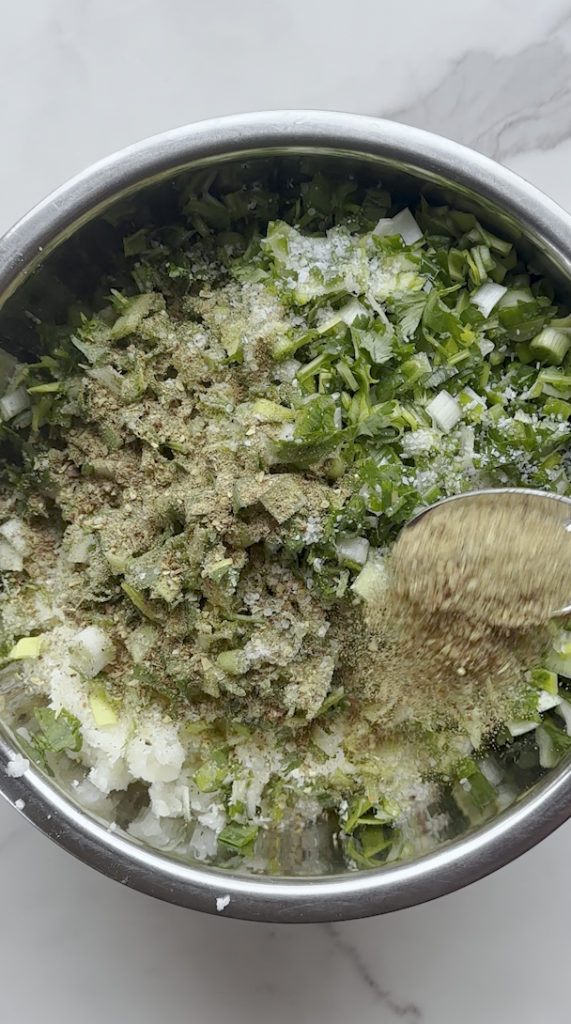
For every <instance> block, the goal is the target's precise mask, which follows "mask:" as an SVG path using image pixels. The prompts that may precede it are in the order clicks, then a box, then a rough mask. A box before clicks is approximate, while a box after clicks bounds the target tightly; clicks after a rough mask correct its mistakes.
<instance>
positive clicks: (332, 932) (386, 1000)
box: [321, 924, 421, 1024]
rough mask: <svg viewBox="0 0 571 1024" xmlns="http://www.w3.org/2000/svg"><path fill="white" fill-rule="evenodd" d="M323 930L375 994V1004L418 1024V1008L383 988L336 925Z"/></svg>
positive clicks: (419, 1014) (358, 952)
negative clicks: (403, 1001)
mask: <svg viewBox="0 0 571 1024" xmlns="http://www.w3.org/2000/svg"><path fill="white" fill-rule="evenodd" d="M321 929H322V931H323V932H325V933H326V934H327V935H328V936H329V937H330V938H331V940H332V941H333V945H334V946H335V949H336V950H337V952H338V953H340V954H341V955H342V956H343V957H344V958H345V960H347V961H349V963H351V964H352V966H353V968H354V970H355V973H356V975H357V977H358V978H360V980H361V981H362V982H363V983H364V984H365V985H367V986H368V988H369V989H370V990H371V992H372V993H373V996H374V998H375V1002H377V1003H379V1005H382V1006H383V1007H385V1008H386V1009H387V1010H389V1011H390V1013H391V1014H392V1016H393V1017H394V1019H395V1020H399V1021H403V1022H404V1024H418V1021H420V1019H421V1012H420V1010H419V1008H418V1006H415V1005H414V1004H413V1003H400V1002H397V1001H396V1000H395V999H394V998H393V996H392V995H391V992H390V991H389V990H388V989H385V988H382V987H381V985H380V984H379V982H378V981H377V979H376V978H375V977H374V975H373V974H372V972H371V971H370V970H369V968H368V967H367V964H366V963H365V961H364V959H363V957H362V955H361V953H360V951H359V950H358V949H357V947H356V946H355V945H353V943H351V942H347V941H346V940H345V939H343V938H342V937H341V935H340V933H339V929H338V928H337V927H336V926H335V925H332V924H324V925H321Z"/></svg>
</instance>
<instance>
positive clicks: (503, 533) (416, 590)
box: [393, 491, 571, 636]
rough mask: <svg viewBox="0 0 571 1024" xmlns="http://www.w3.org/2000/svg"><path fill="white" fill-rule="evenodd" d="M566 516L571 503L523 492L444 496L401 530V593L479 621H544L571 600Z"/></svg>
mask: <svg viewBox="0 0 571 1024" xmlns="http://www.w3.org/2000/svg"><path fill="white" fill-rule="evenodd" d="M568 520H571V504H567V503H566V502H565V503H561V502H560V501H558V500H549V499H544V498H543V497H538V496H537V495H534V494H526V493H525V492H524V491H522V492H520V493H518V492H517V491H516V492H510V491H499V492H497V493H496V494H494V493H492V494H490V493H489V492H483V493H482V494H476V495H473V496H470V497H468V498H465V499H464V500H462V501H460V502H456V501H452V502H445V503H443V504H442V505H440V506H439V507H437V508H435V509H433V510H432V511H431V512H430V514H429V515H426V516H422V517H420V518H419V520H418V522H416V523H413V524H411V526H409V527H408V529H405V530H403V531H402V533H401V535H400V537H399V540H398V542H397V544H396V546H395V550H394V553H393V574H394V587H395V593H396V596H397V598H398V599H399V600H400V601H408V602H410V604H411V605H414V606H417V607H418V610H419V612H420V613H421V614H425V613H426V611H427V610H428V612H429V614H432V613H433V612H437V613H446V614H449V615H457V616H461V617H463V618H465V619H466V620H467V622H469V623H471V624H474V625H475V626H477V627H493V628H499V629H507V630H512V629H515V630H526V629H532V628H533V627H535V626H540V625H544V624H545V623H546V622H548V621H549V619H550V618H552V617H553V614H554V612H556V611H557V610H558V609H560V608H563V607H565V606H566V605H568V604H569V603H570V602H571V533H570V532H569V531H568V530H567V529H566V525H567V521H568ZM466 634H467V636H469V635H470V630H469V628H467V630H466Z"/></svg>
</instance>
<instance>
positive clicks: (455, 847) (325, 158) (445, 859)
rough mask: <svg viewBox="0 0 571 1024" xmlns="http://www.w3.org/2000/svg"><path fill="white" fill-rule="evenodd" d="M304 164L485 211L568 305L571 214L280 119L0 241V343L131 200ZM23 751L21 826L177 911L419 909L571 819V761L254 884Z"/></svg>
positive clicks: (190, 134)
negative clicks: (333, 861)
mask: <svg viewBox="0 0 571 1024" xmlns="http://www.w3.org/2000/svg"><path fill="white" fill-rule="evenodd" d="M301 155H303V159H304V160H309V161H310V162H311V161H313V163H314V164H315V166H318V165H319V166H320V165H321V164H323V163H325V164H331V163H332V162H333V163H334V164H336V165H337V168H338V169H339V167H340V166H341V165H342V166H343V167H344V168H346V170H347V173H353V174H355V175H363V176H365V177H366V176H371V174H372V175H373V176H376V177H377V178H378V177H381V178H382V180H383V183H384V184H386V185H387V187H388V188H389V189H392V190H393V192H395V193H396V194H397V195H398V196H399V197H401V198H403V200H405V201H407V200H414V198H418V196H419V194H420V193H423V194H426V195H427V196H428V197H429V198H430V199H432V200H435V199H436V200H437V201H441V202H452V203H453V204H454V205H455V206H456V207H459V208H463V209H465V210H468V211H471V212H474V213H476V214H477V215H478V216H479V217H480V219H481V220H482V221H483V222H484V223H485V224H486V225H487V226H489V227H490V228H491V229H492V230H494V229H495V230H497V231H498V232H499V233H500V234H502V235H503V236H505V237H508V238H510V239H511V240H512V241H514V242H516V244H517V246H518V248H519V250H520V251H521V252H523V254H524V255H525V256H526V258H528V259H533V262H534V264H535V265H536V266H539V267H541V269H542V270H543V271H544V272H546V273H548V274H549V275H550V276H551V278H552V279H553V280H555V281H556V283H557V285H558V287H559V289H560V292H561V294H562V295H563V296H565V293H566V292H567V293H568V292H569V291H570V287H571V286H570V282H571V218H570V217H568V216H567V214H565V213H564V212H563V211H562V210H561V209H560V208H559V207H558V206H556V204H555V203H553V202H551V200H549V199H547V198H546V197H545V196H543V195H542V194H541V193H540V192H538V191H537V189H535V188H533V187H532V186H531V185H529V184H527V183H526V182H525V181H523V180H522V179H521V178H519V177H517V176H516V175H515V174H512V173H511V172H510V171H508V170H506V169H505V168H503V167H501V166H499V165H498V164H496V163H494V162H493V161H491V160H488V159H486V158H485V157H483V156H480V155H479V154H477V153H474V152H472V151H470V150H468V149H465V148H463V147H462V146H458V145H456V144H455V143H452V142H449V141H447V140H446V139H442V138H439V137H438V136H435V135H430V134H427V133H425V132H421V131H417V130H415V129H413V128H408V127H405V126H403V125H399V124H395V123H392V122H388V121H380V120H375V119H373V118H368V117H360V116H357V115H352V114H336V113H325V112H312V111H278V112H271V113H261V114H248V115H240V116H236V117H227V118H221V119H218V120H213V121H205V122H202V123H199V124H195V125H190V126H188V127H185V128H180V129H178V130H176V131H172V132H167V133H166V134H164V135H158V136H156V137H155V138H152V139H148V140H146V141H145V142H141V143H139V144H138V145H135V146H132V147H130V148H129V149H125V150H123V151H122V152H121V153H118V154H116V155H115V156H112V157H110V158H109V159H107V160H104V161H102V162H100V163H98V164H96V165H95V166H94V167H92V168H90V169H89V170H87V171H85V172H84V173H83V174H80V175H79V176H78V177H76V178H74V179H73V180H72V181H71V182H69V183H68V184H67V185H64V186H63V187H62V188H60V189H59V190H58V191H57V192H54V193H53V195H51V196H49V197H48V198H47V199H46V200H44V202H42V203H40V204H39V205H38V206H37V207H35V209H33V210H32V211H31V213H29V214H27V216H25V217H24V218H23V219H22V220H21V221H20V222H19V223H18V224H16V226H15V227H14V228H12V229H11V230H10V231H9V232H8V233H7V234H6V235H5V236H4V238H3V239H2V240H0V307H3V308H2V312H1V314H0V335H1V333H2V331H5V332H8V333H9V332H10V330H11V329H12V327H11V325H12V323H13V317H12V312H13V308H15V307H17V302H18V295H19V294H22V293H21V292H20V288H21V286H22V285H23V284H24V282H26V288H29V286H30V275H31V274H32V272H35V273H34V277H33V280H32V286H33V284H34V282H35V281H37V282H38V283H39V284H41V275H42V273H43V265H44V264H47V265H48V266H50V260H51V261H52V262H51V267H52V276H53V267H54V266H55V267H56V269H57V268H58V267H59V273H61V274H63V273H65V272H66V270H65V268H66V265H67V267H68V268H71V264H72V262H73V259H72V256H70V255H69V253H71V252H72V250H73V246H75V250H74V251H75V253H76V254H77V253H78V252H79V251H80V249H81V246H82V245H83V244H84V242H83V241H82V240H83V239H86V238H88V235H86V234H85V232H89V230H90V226H92V222H94V220H96V219H97V218H98V217H100V215H101V214H102V213H103V212H104V211H106V210H108V209H109V207H110V206H111V205H112V204H115V203H117V202H118V201H124V200H125V199H126V198H129V201H130V203H131V206H133V204H134V205H135V206H136V205H137V203H140V202H143V201H145V202H146V201H147V199H148V197H149V195H151V196H152V195H154V194H155V193H156V194H157V195H159V194H160V195H162V196H163V198H164V196H165V195H167V194H168V190H169V183H170V182H172V180H173V179H174V178H175V177H176V176H177V175H178V174H180V173H183V172H184V171H187V170H188V169H189V168H196V167H197V166H205V165H215V164H216V165H220V164H221V163H224V162H228V161H236V160H245V159H247V160H251V159H264V160H268V159H269V160H271V161H277V162H280V161H282V162H286V163H287V162H288V161H289V162H290V163H291V161H294V162H295V160H298V159H299V157H300V156H301ZM143 190H144V199H143ZM86 225H87V226H86ZM78 245H79V249H78ZM70 247H71V248H70ZM84 248H85V247H84ZM50 253H52V256H51V257H50V256H49V254H50ZM66 253H67V254H68V256H67V257H66ZM83 255H84V263H85V262H86V263H87V265H89V263H90V260H91V253H90V252H87V256H88V259H87V261H85V251H84V253H83ZM103 256H104V254H103ZM66 258H67V264H66ZM97 258H98V257H97V255H96V254H95V253H93V264H94V269H95V270H98V269H101V268H98V267H97V265H96V264H97ZM54 260H55V261H56V263H55V264H54V262H53V261H54ZM58 260H59V261H60V262H59V263H57V261H58ZM38 268H40V269H38ZM88 269H89V266H88ZM70 272H71V269H70ZM10 297H11V298H10ZM15 752H17V743H16V741H15V739H14V736H13V734H12V733H11V730H10V727H9V724H8V723H4V724H3V725H1V727H0V789H1V791H2V794H3V796H4V797H5V798H6V799H7V800H8V801H9V802H10V803H12V804H16V802H17V801H18V803H19V805H20V807H21V806H22V804H21V801H23V802H24V805H25V806H24V808H23V810H22V813H23V814H24V816H25V817H26V818H27V819H28V820H29V821H31V822H32V823H33V824H34V825H36V826H37V827H38V828H39V829H40V830H41V831H42V832H44V833H45V834H46V835H48V836H49V837H50V838H51V839H53V840H55V842H57V843H58V844H59V845H60V846H62V847H64V848H65V849H67V850H69V851H70V852H71V853H73V854H74V855H75V856H76V857H79V858H80V859H81V860H83V861H85V862H86V863H87V864H91V865H92V866H93V867H95V868H97V869H98V870H99V871H101V872H103V873H104V874H106V875H109V876H110V877H111V878H114V879H116V880H117V881H120V882H122V883H124V884H126V885H130V886H132V887H133V888H136V889H140V890H142V891H143V892H146V893H149V894H150V895H153V896H156V897H159V898H160V899H163V900H167V901H169V902H172V903H177V904H180V905H181V906H185V907H192V908H194V909H197V910H204V911H207V912H210V913H216V898H217V897H220V896H225V895H229V896H230V902H229V904H228V905H227V907H226V908H225V910H224V913H225V915H226V916H231V917H240V918H250V919H252V920H270V921H291V922H301V921H330V920H343V919H349V918H357V917H366V916H368V915H372V914H379V913H384V912H386V911H391V910H397V909H399V908H402V907H408V906H411V905H413V904H416V903H422V902H423V901H426V900H431V899H434V898H435V897H437V896H441V895H443V894H444V893H448V892H451V891H453V890H455V889H458V888H460V887H461V886H464V885H468V884H469V883H470V882H474V881H475V880H476V879H479V878H481V877H482V876H484V875H486V874H488V873H489V872H491V871H494V870H496V869H497V868H499V867H502V866H503V865H504V864H506V863H508V861H511V860H513V859H514V858H515V857H517V856H519V855H520V854H522V853H524V852H525V851H526V850H528V849H529V848H530V847H532V846H534V845H535V844H536V843H537V842H539V841H540V840H541V839H543V838H544V837H545V836H547V835H548V834H549V833H550V832H552V831H553V830H554V829H555V828H557V827H558V826H559V825H561V824H562V823H563V822H564V821H565V820H566V818H568V817H569V816H570V815H571V762H570V761H569V760H565V761H564V762H562V763H561V764H560V765H559V766H558V767H557V768H556V769H552V770H551V771H550V772H549V773H548V774H547V775H546V776H545V777H544V778H543V779H541V781H539V782H537V783H536V784H535V785H533V786H531V788H530V789H529V791H528V792H526V793H524V794H522V796H521V797H520V799H519V800H518V801H517V802H516V803H515V805H514V806H512V807H511V808H510V809H509V810H507V811H505V812H504V813H502V814H500V815H498V816H497V817H496V818H494V819H493V820H492V821H491V822H488V823H487V824H486V825H484V826H482V827H480V828H478V829H477V830H476V831H472V832H469V833H466V834H465V835H463V836H462V837H460V838H459V839H456V840H454V841H452V842H450V843H448V844H446V845H443V846H442V847H441V848H439V849H438V850H437V851H436V852H434V853H431V854H428V855H426V856H424V857H421V858H419V859H417V860H414V861H411V862H408V863H401V864H396V865H390V866H387V867H381V868H379V869H378V870H362V871H357V872H353V873H350V872H349V873H345V874H329V875H325V876H322V877H311V878H304V877H295V878H282V877H275V876H272V877H259V876H246V875H244V874H235V873H229V872H228V871H224V870H222V869H217V868H209V867H204V866H200V865H194V864H189V863H187V862H182V861H181V860H178V859H176V858H174V857H172V856H169V855H168V854H163V853H158V852H156V851H155V850H152V849H150V848H148V847H144V846H143V845H142V844H140V843H138V842H136V841H135V840H131V839H129V837H128V836H127V835H122V834H119V833H118V832H110V831H109V829H108V827H107V826H106V824H105V822H102V821H101V820H100V819H98V818H97V817H96V816H92V815H90V814H89V813H88V812H87V811H85V810H84V809H82V808H81V807H80V806H79V805H78V804H77V803H76V802H75V801H74V799H73V796H72V795H71V792H70V793H67V792H64V790H63V789H62V788H60V787H58V786H57V785H56V784H55V783H54V782H53V781H51V780H50V779H49V778H48V777H47V776H45V775H43V774H42V772H41V771H40V770H39V769H36V768H35V767H33V766H32V767H31V768H30V769H29V770H28V771H27V772H26V773H25V774H24V775H23V776H22V777H20V778H12V777H9V776H8V775H7V774H6V766H7V764H8V761H9V760H10V758H11V757H13V755H14V753H15Z"/></svg>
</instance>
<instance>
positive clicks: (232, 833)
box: [218, 821, 259, 850]
mask: <svg viewBox="0 0 571 1024" xmlns="http://www.w3.org/2000/svg"><path fill="white" fill-rule="evenodd" d="M258 831H259V829H258V826H257V825H240V824H238V822H235V821H233V822H231V823H230V824H229V825H226V826H225V827H224V828H223V829H222V831H221V832H220V834H219V836H218V842H219V843H223V845H224V846H230V847H232V849H234V850H243V849H244V847H245V846H249V845H250V844H251V843H253V842H254V840H255V838H256V836H257V835H258Z"/></svg>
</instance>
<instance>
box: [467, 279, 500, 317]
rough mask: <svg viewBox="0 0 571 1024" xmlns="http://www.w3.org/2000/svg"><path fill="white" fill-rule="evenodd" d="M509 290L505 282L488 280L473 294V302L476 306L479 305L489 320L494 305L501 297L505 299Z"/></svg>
mask: <svg viewBox="0 0 571 1024" xmlns="http://www.w3.org/2000/svg"><path fill="white" fill-rule="evenodd" d="M506 292H507V288H505V287H504V285H503V284H494V283H493V282H492V281H486V283H485V284H483V285H482V287H481V288H478V291H477V292H476V293H475V295H473V296H472V298H471V300H470V301H471V302H472V303H473V304H474V306H477V307H478V309H479V310H480V313H481V314H482V316H483V317H484V318H485V319H486V320H487V319H488V317H489V315H490V313H491V312H492V310H493V308H494V306H497V304H498V302H499V301H500V299H503V297H504V295H505V294H506Z"/></svg>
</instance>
